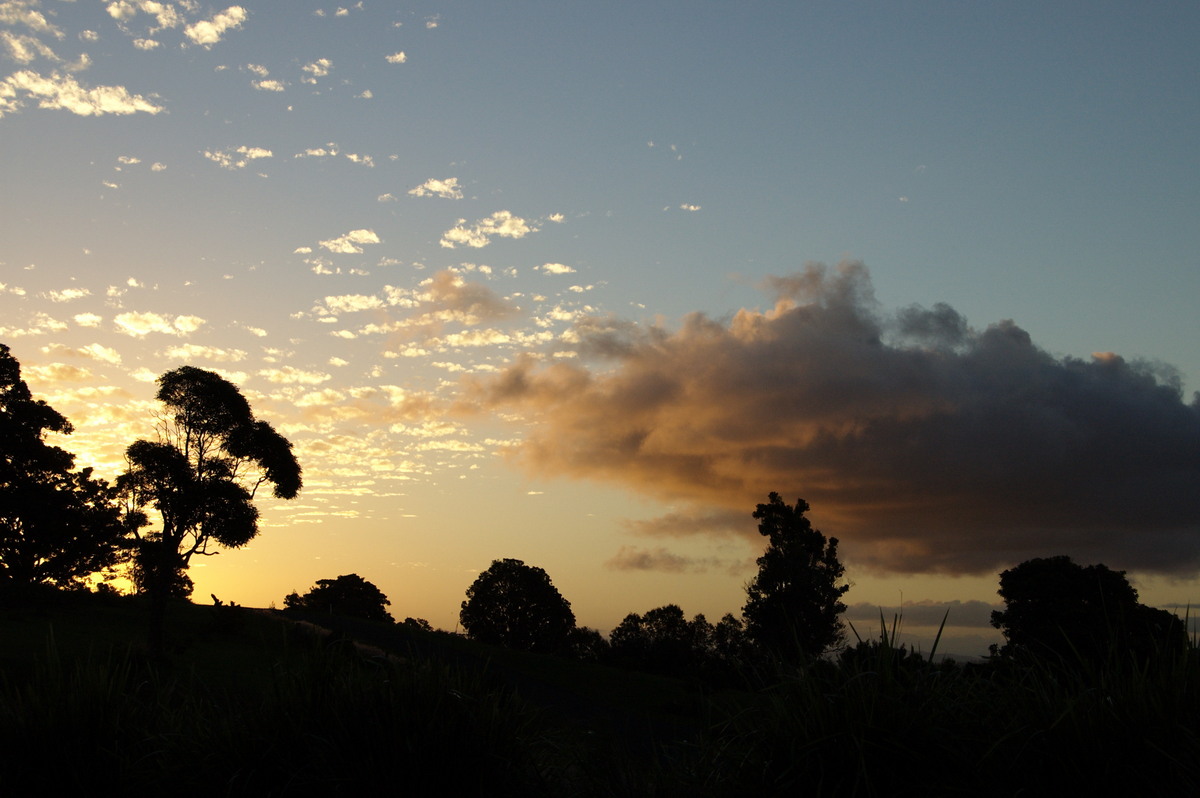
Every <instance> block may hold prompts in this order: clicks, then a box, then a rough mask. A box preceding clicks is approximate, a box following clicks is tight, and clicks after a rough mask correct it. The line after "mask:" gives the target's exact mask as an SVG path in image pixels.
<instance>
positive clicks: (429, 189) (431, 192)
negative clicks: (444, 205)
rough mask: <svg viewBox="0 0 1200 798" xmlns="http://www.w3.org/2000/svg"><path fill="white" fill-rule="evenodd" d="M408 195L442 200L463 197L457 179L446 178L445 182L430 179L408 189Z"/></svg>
mask: <svg viewBox="0 0 1200 798" xmlns="http://www.w3.org/2000/svg"><path fill="white" fill-rule="evenodd" d="M408 193H409V194H411V195H412V196H414V197H442V198H443V199H462V196H463V193H462V189H461V188H460V187H459V185H458V178H457V177H448V178H446V179H445V180H438V179H437V178H434V177H431V178H429V179H428V180H426V181H425V182H424V183H422V184H421V185H419V186H417V187H416V188H411V189H409V190H408ZM389 196H390V195H389ZM463 221H465V220H463ZM461 223H462V222H460V224H461Z"/></svg>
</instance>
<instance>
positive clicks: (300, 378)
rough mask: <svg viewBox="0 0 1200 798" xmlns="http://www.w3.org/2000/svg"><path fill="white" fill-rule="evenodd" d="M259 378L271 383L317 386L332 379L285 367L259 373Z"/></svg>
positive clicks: (312, 372) (323, 375)
mask: <svg viewBox="0 0 1200 798" xmlns="http://www.w3.org/2000/svg"><path fill="white" fill-rule="evenodd" d="M258 376H260V377H265V378H266V379H267V380H268V381H269V382H274V383H286V384H301V385H317V384H318V383H322V382H325V381H327V380H329V379H331V377H330V375H328V374H322V373H321V372H318V371H304V370H303V369H297V368H293V367H291V366H284V367H283V368H281V369H265V370H263V371H260V372H258Z"/></svg>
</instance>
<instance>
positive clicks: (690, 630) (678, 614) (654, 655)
mask: <svg viewBox="0 0 1200 798" xmlns="http://www.w3.org/2000/svg"><path fill="white" fill-rule="evenodd" d="M712 643H713V627H712V624H710V623H709V622H708V620H707V619H706V618H705V617H704V616H703V615H697V616H695V617H694V618H693V619H692V620H691V621H688V619H687V617H686V616H685V615H684V614H683V610H682V609H681V608H680V607H679V605H677V604H667V605H665V606H662V607H656V608H655V609H652V610H650V611H649V612H647V613H646V614H645V615H638V614H637V613H636V612H631V613H629V614H628V615H626V616H625V618H624V619H623V620H622V621H621V623H620V624H619V625H618V626H617V628H616V629H613V631H612V635H611V636H610V644H611V647H612V654H613V656H614V657H615V658H616V659H617V660H618V661H621V662H624V663H625V664H627V665H629V666H631V667H635V668H640V669H642V670H647V671H653V672H656V673H669V674H684V673H687V672H689V671H696V670H699V669H700V668H702V667H703V666H704V665H705V662H706V661H707V660H708V659H709V658H710V656H711V655H712Z"/></svg>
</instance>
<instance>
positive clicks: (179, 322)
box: [113, 313, 205, 338]
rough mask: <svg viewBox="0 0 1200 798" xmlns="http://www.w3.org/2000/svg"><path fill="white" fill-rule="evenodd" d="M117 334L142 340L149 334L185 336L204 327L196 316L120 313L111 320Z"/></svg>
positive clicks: (202, 321)
mask: <svg viewBox="0 0 1200 798" xmlns="http://www.w3.org/2000/svg"><path fill="white" fill-rule="evenodd" d="M113 322H114V323H115V324H116V325H117V330H118V331H119V332H122V333H125V334H126V335H131V336H133V337H135V338H142V337H144V336H147V335H149V334H151V333H164V334H166V335H187V334H189V333H193V332H195V331H196V330H198V329H200V328H201V327H203V326H204V323H205V322H204V319H202V318H200V317H198V316H168V315H164V314H161V313H121V314H118V315H117V316H116V317H114V318H113Z"/></svg>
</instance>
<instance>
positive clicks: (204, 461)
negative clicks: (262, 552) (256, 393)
mask: <svg viewBox="0 0 1200 798" xmlns="http://www.w3.org/2000/svg"><path fill="white" fill-rule="evenodd" d="M158 386H159V389H158V393H157V398H158V400H159V401H161V402H162V403H163V405H164V409H163V414H162V416H161V417H160V419H159V426H158V440H157V441H147V440H139V441H135V442H134V443H133V444H132V445H130V447H129V449H128V450H127V451H126V454H125V457H126V460H127V462H128V465H129V467H128V470H127V471H126V472H125V473H124V474H123V475H122V476H121V478H120V479H119V480H118V485H119V487H120V488H121V490H122V492H123V494H124V495H125V497H126V499H127V501H128V503H129V504H130V506H131V507H132V508H134V509H136V510H141V509H142V508H144V507H146V506H147V505H150V506H152V507H153V508H154V509H155V510H157V511H158V514H159V516H160V519H161V524H160V525H159V526H158V528H156V529H152V530H149V531H146V532H142V531H140V530H135V535H136V536H137V538H138V540H139V542H140V545H139V548H138V552H137V555H136V556H137V557H138V558H139V565H140V567H141V569H142V572H143V574H144V577H145V585H146V587H147V589H148V591H149V592H150V595H151V598H152V599H153V601H152V603H151V606H152V609H153V612H152V621H151V636H152V644H155V639H156V638H158V637H160V636H161V631H162V602H163V601H165V600H166V598H167V597H168V596H169V595H170V587H171V586H172V585H177V584H179V583H180V580H179V578H178V575H179V574H180V573H181V572H183V571H185V570H186V569H187V567H188V564H189V562H190V561H191V558H192V556H193V555H196V554H201V555H208V554H215V553H216V552H214V551H210V546H212V545H218V546H223V547H226V548H237V547H240V546H244V545H246V544H247V543H249V542H250V541H251V540H253V539H254V537H255V536H256V535H257V534H258V509H257V508H256V507H255V506H254V497H255V494H256V492H257V490H258V488H259V487H261V486H262V485H263V484H264V483H268V482H269V483H270V484H271V485H272V487H273V493H274V495H275V496H276V497H277V498H281V499H291V498H294V497H295V496H296V494H297V493H299V491H300V486H301V484H302V482H301V470H300V464H299V463H298V462H296V457H295V455H293V454H292V445H291V443H289V442H288V441H287V439H285V438H284V437H283V436H282V435H280V434H279V433H278V432H276V431H275V429H274V428H273V427H272V426H271V425H270V424H268V423H267V422H265V421H257V420H255V418H254V414H253V413H252V412H251V410H250V403H249V402H247V401H246V399H245V398H244V397H243V396H242V394H241V392H240V391H238V389H237V387H236V386H235V385H234V384H233V383H231V382H229V381H228V380H226V379H224V378H223V377H221V376H219V375H218V374H216V373H214V372H211V371H204V370H203V369H198V368H194V367H192V366H183V367H181V368H178V369H175V370H174V371H168V372H167V373H166V374H163V375H162V376H161V377H159V378H158Z"/></svg>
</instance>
